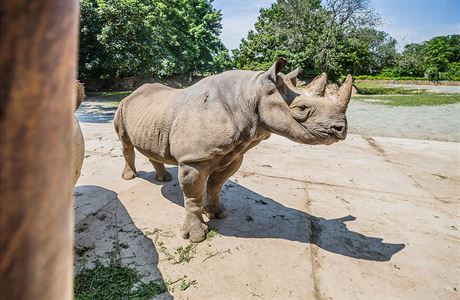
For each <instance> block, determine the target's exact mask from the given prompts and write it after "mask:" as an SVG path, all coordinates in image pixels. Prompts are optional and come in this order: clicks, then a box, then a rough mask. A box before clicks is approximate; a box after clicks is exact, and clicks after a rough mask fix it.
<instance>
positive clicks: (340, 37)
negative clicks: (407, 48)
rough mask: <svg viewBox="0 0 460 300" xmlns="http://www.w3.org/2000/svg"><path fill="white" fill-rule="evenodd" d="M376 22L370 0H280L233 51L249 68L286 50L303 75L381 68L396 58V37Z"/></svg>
mask: <svg viewBox="0 0 460 300" xmlns="http://www.w3.org/2000/svg"><path fill="white" fill-rule="evenodd" d="M377 24H379V17H378V16H377V15H376V14H375V13H374V12H373V10H372V9H370V8H369V7H368V1H366V0H327V1H323V3H322V2H321V1H320V0H278V1H277V2H275V3H274V4H273V5H272V6H271V7H270V8H268V9H262V10H261V12H260V16H259V19H258V20H257V23H256V25H255V30H254V31H250V32H249V34H248V37H247V38H246V39H243V40H242V42H241V45H240V47H239V49H236V50H234V51H233V56H234V59H235V63H236V66H237V67H239V68H248V69H262V68H264V67H266V65H267V64H268V63H269V62H270V61H273V60H274V58H275V57H276V56H280V55H283V56H285V57H286V58H288V62H290V63H291V64H292V65H293V66H300V67H302V69H303V70H304V75H312V74H315V73H318V72H321V71H326V72H328V73H329V74H330V75H332V76H335V77H337V76H339V75H340V74H343V73H346V72H353V73H355V74H356V73H358V74H368V73H373V72H378V71H380V70H381V68H382V66H383V64H385V63H393V61H394V56H395V55H396V49H395V45H396V42H395V40H394V39H392V38H391V37H389V36H388V35H387V34H385V33H383V32H379V31H376V30H375V29H373V27H374V26H375V25H377Z"/></svg>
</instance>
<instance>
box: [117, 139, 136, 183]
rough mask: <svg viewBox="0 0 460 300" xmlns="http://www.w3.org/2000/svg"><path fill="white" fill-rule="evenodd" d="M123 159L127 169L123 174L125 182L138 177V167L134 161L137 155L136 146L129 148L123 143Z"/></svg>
mask: <svg viewBox="0 0 460 300" xmlns="http://www.w3.org/2000/svg"><path fill="white" fill-rule="evenodd" d="M123 157H124V158H125V168H124V169H123V173H122V174H121V177H123V179H125V180H130V179H133V178H134V177H136V175H137V174H136V166H135V164H134V160H135V157H136V154H135V153H134V146H133V145H131V146H128V145H125V144H124V143H123Z"/></svg>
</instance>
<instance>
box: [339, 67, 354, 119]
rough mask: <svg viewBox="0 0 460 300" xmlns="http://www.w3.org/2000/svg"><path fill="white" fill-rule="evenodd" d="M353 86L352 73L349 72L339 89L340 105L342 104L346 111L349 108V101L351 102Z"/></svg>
mask: <svg viewBox="0 0 460 300" xmlns="http://www.w3.org/2000/svg"><path fill="white" fill-rule="evenodd" d="M352 87H353V78H352V77H351V75H350V74H348V75H347V79H345V82H344V83H343V84H342V86H341V87H340V89H339V98H338V105H340V106H342V107H343V110H344V111H345V110H346V109H347V106H348V102H350V98H351V90H352Z"/></svg>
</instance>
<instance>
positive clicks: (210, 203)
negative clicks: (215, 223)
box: [204, 157, 243, 219]
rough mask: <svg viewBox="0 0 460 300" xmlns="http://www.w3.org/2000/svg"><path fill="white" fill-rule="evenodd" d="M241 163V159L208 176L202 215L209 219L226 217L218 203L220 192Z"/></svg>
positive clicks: (220, 204)
mask: <svg viewBox="0 0 460 300" xmlns="http://www.w3.org/2000/svg"><path fill="white" fill-rule="evenodd" d="M242 162H243V157H239V158H237V159H236V160H234V161H233V162H232V163H231V164H230V165H229V166H228V167H227V168H226V169H225V170H223V171H221V172H214V173H211V174H210V175H209V178H208V184H207V196H208V199H207V201H206V206H205V207H204V213H205V214H206V216H207V217H208V218H209V219H215V218H217V219H223V218H225V217H226V216H227V213H226V212H225V207H224V206H223V205H222V203H221V202H220V192H221V190H222V186H223V185H224V183H225V181H226V180H227V179H228V178H230V176H232V175H233V174H235V173H236V171H238V169H239V168H240V166H241V163H242Z"/></svg>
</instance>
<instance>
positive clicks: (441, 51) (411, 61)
mask: <svg viewBox="0 0 460 300" xmlns="http://www.w3.org/2000/svg"><path fill="white" fill-rule="evenodd" d="M394 73H395V74H396V75H398V76H416V77H417V76H418V77H423V76H425V77H429V78H431V79H434V80H439V79H448V80H460V35H459V34H454V35H448V36H438V37H435V38H432V39H431V40H429V41H426V42H423V43H420V44H408V45H406V46H405V48H404V51H403V53H402V55H401V57H400V59H399V60H398V64H397V66H396V67H395V68H394Z"/></svg>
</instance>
